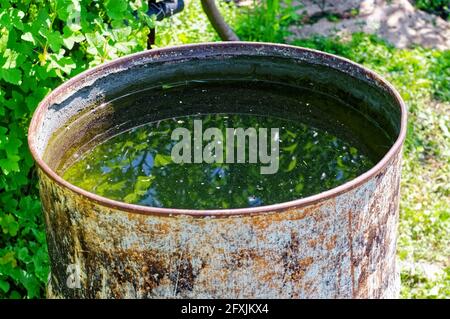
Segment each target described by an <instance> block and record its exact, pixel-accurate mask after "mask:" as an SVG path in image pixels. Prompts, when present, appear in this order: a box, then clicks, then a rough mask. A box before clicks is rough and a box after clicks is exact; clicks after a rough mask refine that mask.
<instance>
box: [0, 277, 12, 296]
mask: <svg viewBox="0 0 450 319" xmlns="http://www.w3.org/2000/svg"><path fill="white" fill-rule="evenodd" d="M9 288H10V287H9V283H8V282H7V281H4V280H0V289H1V290H3V292H4V293H7V292H8V291H9Z"/></svg>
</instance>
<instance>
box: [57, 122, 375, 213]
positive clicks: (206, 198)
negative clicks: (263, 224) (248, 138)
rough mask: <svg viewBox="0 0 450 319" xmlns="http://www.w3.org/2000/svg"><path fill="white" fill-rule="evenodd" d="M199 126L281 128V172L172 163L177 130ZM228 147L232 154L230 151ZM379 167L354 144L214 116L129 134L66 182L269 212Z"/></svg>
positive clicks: (300, 129)
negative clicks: (198, 123) (173, 136)
mask: <svg viewBox="0 0 450 319" xmlns="http://www.w3.org/2000/svg"><path fill="white" fill-rule="evenodd" d="M194 119H201V120H202V121H203V130H205V129H207V128H212V127H217V128H219V129H220V130H221V131H222V132H223V135H224V136H225V129H226V128H227V127H232V128H244V129H245V128H249V127H253V128H256V129H258V128H268V129H269V131H270V128H279V148H280V150H279V169H278V172H277V173H275V174H273V175H270V174H269V175H262V174H261V173H260V167H261V164H260V163H256V164H250V163H244V164H243V163H236V164H227V163H212V164H206V163H199V164H194V163H193V164H186V163H184V164H175V163H173V162H172V159H171V149H172V147H173V146H174V145H175V144H176V143H177V141H172V140H171V133H172V131H173V130H174V129H176V128H178V127H185V128H187V129H189V130H193V121H194ZM269 136H270V134H269ZM205 144H206V142H204V143H203V146H204V145H205ZM269 145H270V143H269ZM223 148H224V151H226V145H223ZM246 154H248V152H247V153H246ZM247 159H248V158H247ZM372 165H373V163H372V161H371V160H370V159H369V156H367V155H366V154H363V153H362V152H361V151H360V150H359V149H358V148H357V147H356V146H355V145H351V144H350V143H349V142H346V141H344V140H342V139H340V138H338V137H336V136H334V135H333V134H331V133H329V132H326V131H324V130H321V129H317V128H314V127H311V126H308V125H307V124H304V123H300V122H298V121H290V120H285V119H279V118H275V117H269V116H256V115H245V114H207V115H194V116H188V117H183V118H175V119H167V120H163V121H159V122H156V123H149V124H146V125H144V126H140V127H137V128H134V129H132V130H129V131H127V132H123V133H121V134H119V135H117V136H115V137H112V138H110V139H109V140H107V141H105V142H104V143H102V144H100V145H98V146H97V147H95V148H94V149H93V150H91V151H90V152H88V153H87V154H85V155H84V156H83V157H82V158H81V159H80V160H79V161H77V162H76V163H75V164H73V165H72V166H71V167H69V168H68V169H67V170H66V171H65V173H64V178H65V179H66V180H67V181H69V182H71V183H72V184H75V185H77V186H79V187H81V188H83V189H85V190H87V191H90V192H93V193H96V194H99V195H102V196H105V197H108V198H111V199H115V200H120V201H125V202H128V203H135V204H140V205H147V206H155V207H172V208H191V209H192V208H195V209H221V208H242V207H254V206H261V205H269V204H275V203H280V202H285V201H290V200H294V199H298V198H301V197H305V196H309V195H313V194H317V193H319V192H322V191H324V190H327V189H330V188H333V187H336V186H338V185H340V184H342V183H344V182H346V181H348V180H350V179H353V178H354V177H356V176H358V175H360V174H361V173H363V172H365V171H367V170H368V169H369V168H370V167H371V166H372Z"/></svg>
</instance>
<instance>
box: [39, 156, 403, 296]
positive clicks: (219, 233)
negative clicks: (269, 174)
mask: <svg viewBox="0 0 450 319" xmlns="http://www.w3.org/2000/svg"><path fill="white" fill-rule="evenodd" d="M39 175H40V189H41V193H42V201H43V207H44V213H45V217H46V223H47V234H48V245H49V252H50V256H51V263H52V278H51V286H50V287H49V296H50V297H70V298H81V297H83V298H151V297H172V298H173V297H175V298H193V297H195V298H218V297H222V298H254V297H258V298H392V297H396V296H397V294H398V288H399V276H398V271H397V268H396V262H395V254H396V225H397V218H398V192H397V188H398V184H399V178H400V159H399V156H397V157H396V158H395V159H394V161H393V163H392V164H391V165H389V166H387V167H386V168H385V170H384V171H383V172H381V173H380V174H379V175H377V176H375V177H374V178H372V179H371V180H370V181H369V182H367V183H365V184H362V185H360V186H359V187H356V188H354V189H353V190H351V191H350V192H348V193H344V194H342V195H340V196H337V197H336V198H331V199H329V200H324V201H322V202H319V203H317V204H315V205H312V206H309V207H303V208H292V209H290V210H286V211H275V212H268V213H264V214H259V215H253V216H252V215H250V216H246V215H237V216H232V217H203V216H202V217H196V216H183V215H174V216H147V215H143V214H134V213H128V212H123V211H120V210H115V209H111V208H108V207H104V206H102V205H100V204H97V203H94V202H92V201H90V200H87V199H85V198H83V197H82V196H80V195H77V194H74V193H72V192H70V191H67V190H65V189H64V188H63V187H61V186H60V185H58V184H56V183H54V182H53V181H52V180H51V179H50V178H49V177H48V176H47V175H45V174H44V173H42V172H40V174H39ZM386 190H392V191H388V192H386ZM71 264H76V265H78V266H79V267H80V270H81V272H80V274H81V288H80V289H70V288H68V287H67V286H66V280H65V278H67V273H66V270H67V267H68V266H69V265H71Z"/></svg>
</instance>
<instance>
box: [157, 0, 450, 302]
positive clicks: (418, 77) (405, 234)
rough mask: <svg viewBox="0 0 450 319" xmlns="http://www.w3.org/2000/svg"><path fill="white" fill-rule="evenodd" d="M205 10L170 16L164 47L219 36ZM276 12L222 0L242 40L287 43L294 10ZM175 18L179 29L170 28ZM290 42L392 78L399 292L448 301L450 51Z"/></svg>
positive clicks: (357, 40)
mask: <svg viewBox="0 0 450 319" xmlns="http://www.w3.org/2000/svg"><path fill="white" fill-rule="evenodd" d="M199 9H200V8H199V5H198V4H195V3H190V4H189V5H188V6H187V8H186V10H185V11H184V12H183V13H181V14H180V15H177V16H175V17H174V18H172V19H171V21H165V22H164V25H163V26H161V27H160V30H161V29H162V30H161V33H159V38H158V41H159V43H160V45H164V46H165V45H174V44H182V43H190V42H200V41H214V40H217V36H216V35H215V34H214V32H213V30H212V29H211V28H210V27H209V26H207V25H206V26H205V23H206V21H207V20H206V18H205V17H202V18H200V19H199V17H198V12H200V11H199ZM277 10H278V11H277V13H276V14H274V13H273V12H270V13H268V14H267V15H266V16H261V15H264V14H265V13H264V10H262V9H258V8H256V9H255V10H253V11H252V10H251V9H243V10H242V9H236V8H235V7H234V6H229V5H222V12H223V13H224V15H225V17H226V19H227V21H228V22H229V23H230V24H231V26H232V27H233V28H234V29H235V30H236V32H237V34H238V35H239V36H240V38H241V40H250V41H273V42H284V40H283V39H284V38H285V36H286V35H287V34H288V31H287V27H288V25H289V23H290V22H291V21H293V20H295V18H296V15H295V13H294V12H293V10H292V9H291V8H290V7H287V8H285V9H283V8H282V7H281V8H280V7H278V9H277ZM277 16H281V17H283V19H282V20H281V21H282V22H281V23H280V21H279V20H278V21H271V19H272V20H273V19H276V17H277ZM272 22H273V23H272ZM170 23H171V24H172V25H176V26H179V27H180V29H176V30H169V29H168V28H167V26H168V25H169V24H170ZM267 28H270V29H271V30H265V29H267ZM172 31H174V33H171V32H172ZM168 33H171V34H172V36H171V37H168V36H167V34H168ZM291 44H294V45H298V46H304V47H309V48H314V49H318V50H322V51H326V52H330V53H333V54H337V55H340V56H343V57H346V58H349V59H351V60H353V61H355V62H358V63H361V64H363V65H365V66H367V67H369V68H371V69H372V70H374V71H376V72H378V73H379V74H381V75H383V76H384V77H385V78H386V79H388V80H389V81H390V82H391V83H392V84H393V85H394V86H395V87H396V88H397V89H398V91H399V92H400V94H401V95H402V97H403V98H404V100H405V101H406V103H407V105H408V112H409V124H408V134H407V138H406V142H405V146H404V161H403V173H402V189H401V208H400V225H399V241H398V257H399V260H400V265H401V269H402V271H401V278H402V290H401V296H402V297H404V298H450V191H449V189H450V188H449V185H450V133H449V131H450V52H449V51H438V50H431V49H424V48H420V47H416V48H413V49H396V48H394V47H393V46H391V45H389V44H387V43H386V42H384V41H382V40H380V39H378V38H376V37H374V36H370V35H365V34H354V35H353V36H352V38H351V39H350V40H347V41H343V40H340V39H338V38H323V37H316V38H311V39H306V40H296V41H293V42H292V43H291ZM428 269H434V272H431V271H429V270H428Z"/></svg>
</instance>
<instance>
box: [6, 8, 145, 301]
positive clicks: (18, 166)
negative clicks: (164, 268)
mask: <svg viewBox="0 0 450 319" xmlns="http://www.w3.org/2000/svg"><path fill="white" fill-rule="evenodd" d="M146 6H147V5H146V1H126V0H106V1H97V0H85V1H80V0H50V1H48V0H10V1H1V2H0V298H5V297H9V298H22V297H28V298H35V297H42V296H43V290H44V287H45V283H46V282H47V276H48V272H49V263H48V257H47V248H46V240H45V232H44V229H43V221H42V217H41V210H40V203H39V200H38V197H37V188H36V177H35V174H34V170H33V169H32V167H33V160H32V158H31V156H30V153H29V151H28V146H27V141H26V135H27V127H28V123H29V120H30V117H31V115H32V113H33V111H34V110H35V108H36V106H37V104H38V103H39V101H41V100H42V98H43V97H44V96H45V95H46V94H47V93H48V92H49V91H50V90H51V89H53V88H55V87H56V86H57V85H59V84H60V83H61V82H63V81H64V80H66V79H67V78H69V77H72V76H74V75H75V74H77V73H79V72H81V71H83V70H85V69H86V68H88V67H92V66H94V65H97V64H99V63H102V62H104V61H105V60H108V59H113V58H116V57H118V56H121V55H125V54H128V53H132V52H136V51H140V50H143V49H145V48H146V37H147V34H148V29H149V27H150V26H152V20H151V19H150V18H149V17H148V16H147V15H146V14H145V12H146V10H147V7H146Z"/></svg>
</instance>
